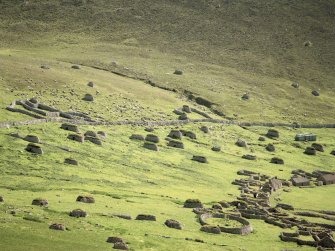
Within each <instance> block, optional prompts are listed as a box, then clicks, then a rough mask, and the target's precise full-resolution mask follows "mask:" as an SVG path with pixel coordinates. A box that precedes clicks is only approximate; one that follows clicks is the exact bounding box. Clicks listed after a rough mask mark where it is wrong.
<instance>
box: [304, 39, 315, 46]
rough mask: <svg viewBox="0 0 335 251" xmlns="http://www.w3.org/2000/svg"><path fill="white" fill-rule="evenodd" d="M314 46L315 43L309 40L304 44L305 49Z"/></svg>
mask: <svg viewBox="0 0 335 251" xmlns="http://www.w3.org/2000/svg"><path fill="white" fill-rule="evenodd" d="M312 45H313V43H312V42H311V41H309V40H307V41H305V42H304V46H305V47H311V46H312Z"/></svg>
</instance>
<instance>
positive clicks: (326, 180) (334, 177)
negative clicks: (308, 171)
mask: <svg viewBox="0 0 335 251" xmlns="http://www.w3.org/2000/svg"><path fill="white" fill-rule="evenodd" d="M318 181H321V182H322V183H323V185H331V184H335V173H332V174H324V175H321V176H320V177H318Z"/></svg>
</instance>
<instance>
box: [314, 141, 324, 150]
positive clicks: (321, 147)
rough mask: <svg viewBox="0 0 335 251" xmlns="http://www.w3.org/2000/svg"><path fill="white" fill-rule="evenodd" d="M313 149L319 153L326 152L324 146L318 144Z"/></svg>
mask: <svg viewBox="0 0 335 251" xmlns="http://www.w3.org/2000/svg"><path fill="white" fill-rule="evenodd" d="M312 147H313V148H314V149H315V150H316V151H318V152H324V151H325V150H324V147H323V145H321V144H318V143H313V144H312Z"/></svg>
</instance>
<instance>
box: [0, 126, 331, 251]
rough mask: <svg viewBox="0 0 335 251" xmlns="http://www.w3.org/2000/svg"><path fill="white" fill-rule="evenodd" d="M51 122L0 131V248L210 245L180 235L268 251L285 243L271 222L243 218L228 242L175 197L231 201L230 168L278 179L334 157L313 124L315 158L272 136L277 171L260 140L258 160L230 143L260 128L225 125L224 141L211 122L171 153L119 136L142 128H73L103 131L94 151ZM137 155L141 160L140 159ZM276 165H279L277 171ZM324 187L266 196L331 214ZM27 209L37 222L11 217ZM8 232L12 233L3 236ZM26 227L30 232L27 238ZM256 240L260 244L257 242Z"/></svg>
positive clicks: (326, 164)
mask: <svg viewBox="0 0 335 251" xmlns="http://www.w3.org/2000/svg"><path fill="white" fill-rule="evenodd" d="M58 127H59V125H57V124H55V125H44V126H29V127H27V128H20V129H16V128H13V129H7V130H1V131H2V134H1V135H2V136H1V138H2V140H1V142H3V143H2V147H1V161H2V163H5V165H3V166H2V168H1V173H2V174H1V194H2V195H4V196H5V199H6V204H5V205H3V206H2V210H1V217H2V218H3V224H2V228H1V229H0V231H1V232H2V236H3V238H4V239H5V241H4V242H2V243H1V245H3V247H8V245H9V244H10V246H12V249H10V250H22V249H21V248H20V247H22V243H24V244H25V245H26V246H25V250H27V249H26V248H27V247H28V248H32V250H34V248H36V246H38V247H40V248H41V249H46V248H47V247H48V246H50V245H52V248H50V250H58V248H59V249H62V248H66V247H67V245H68V247H70V246H72V248H73V249H74V250H80V249H84V250H91V249H92V250H94V248H96V246H98V247H99V248H100V249H102V248H107V247H108V244H105V243H104V241H105V239H106V238H107V237H108V236H109V235H121V236H124V237H125V238H126V239H127V240H129V241H130V243H131V247H132V248H134V250H139V249H144V250H146V249H149V248H151V249H152V250H169V246H170V245H173V246H174V248H177V249H178V250H187V249H188V250H189V248H192V249H193V250H200V249H201V250H202V249H203V248H204V246H205V247H206V249H210V250H216V248H215V246H212V245H209V244H194V243H191V242H186V241H183V240H182V239H183V238H185V237H191V238H200V239H204V240H205V241H207V242H209V243H217V244H225V245H228V247H227V250H236V247H239V248H245V249H247V250H265V249H268V248H269V246H274V247H275V248H274V249H273V250H280V249H281V248H294V247H295V245H292V244H287V243H283V242H280V241H279V239H278V237H277V236H278V234H279V232H280V231H281V229H280V228H276V227H272V226H269V225H267V224H265V223H262V222H260V221H252V223H253V224H254V227H255V233H254V234H252V235H250V236H246V237H238V236H237V237H236V238H231V237H230V236H229V235H226V234H223V235H221V236H212V235H208V234H204V233H201V232H199V224H198V223H196V221H195V217H194V214H193V213H192V212H191V210H189V209H183V208H182V203H183V201H184V200H185V199H187V198H199V199H201V200H202V201H203V202H204V203H205V204H206V205H208V206H210V205H211V204H212V203H214V202H216V201H219V200H222V199H226V200H232V199H233V198H234V197H232V196H231V195H229V194H236V195H237V194H238V190H237V188H236V187H235V186H232V185H231V184H230V182H231V181H232V180H233V179H234V178H236V177H237V176H236V171H237V170H239V169H241V168H247V169H249V170H256V171H260V172H262V173H265V174H269V175H278V176H279V177H284V178H288V177H289V176H290V175H289V173H290V171H291V170H292V169H295V168H303V169H305V170H308V171H312V170H315V169H322V170H333V171H334V168H333V167H332V166H333V164H334V160H333V157H332V156H330V155H329V153H328V150H329V149H332V148H334V147H335V142H334V141H329V139H328V136H329V135H332V134H333V132H332V131H330V130H329V131H321V130H313V131H314V132H315V133H318V135H319V136H320V142H322V143H325V144H326V145H327V152H326V153H323V154H319V155H318V156H317V157H306V156H305V155H304V154H303V153H302V149H296V148H294V147H292V146H289V144H288V141H291V139H292V137H293V136H294V134H295V132H294V131H290V130H287V129H285V128H281V129H280V132H281V133H282V135H283V137H282V139H281V140H280V141H279V142H276V143H277V144H278V147H277V148H278V149H279V150H277V151H278V153H277V154H276V156H280V157H283V158H284V159H285V160H286V165H285V166H283V167H278V166H275V165H271V164H269V163H268V161H269V159H270V158H271V154H268V153H266V152H265V150H264V147H262V146H257V145H255V146H252V147H253V148H254V149H255V151H256V154H257V156H259V158H260V160H259V161H256V162H250V161H246V160H243V159H241V157H240V156H241V155H242V154H244V153H248V152H249V151H247V150H244V149H239V148H238V147H235V146H234V141H235V139H236V137H237V136H239V137H241V136H242V137H244V138H246V139H247V140H249V142H256V140H257V138H258V136H259V135H260V134H262V133H264V132H265V130H264V129H263V128H259V129H257V128H254V129H253V130H252V131H245V130H243V129H241V128H238V127H228V128H224V135H225V137H222V134H223V131H222V129H221V128H219V127H217V128H212V130H213V132H212V133H211V134H210V135H204V134H201V133H200V131H198V134H199V140H197V141H196V142H192V141H189V140H184V142H185V144H186V148H185V150H175V149H171V148H168V147H166V146H164V145H165V144H164V143H161V144H159V145H160V147H161V151H160V152H159V153H154V152H150V151H147V150H143V149H142V148H141V144H140V143H136V142H132V141H130V140H129V139H128V136H129V135H130V134H131V133H133V132H139V133H142V134H143V133H144V130H143V128H124V127H112V128H109V129H107V130H106V128H103V127H102V128H101V127H95V128H92V127H81V130H83V131H85V130H88V129H94V130H99V129H103V130H105V131H107V133H108V135H109V136H108V139H106V140H105V142H104V146H103V147H98V146H94V145H91V144H89V143H84V144H79V143H75V142H71V141H69V140H66V135H67V134H68V133H67V132H66V131H63V130H61V129H59V128H58ZM189 129H192V130H196V131H197V126H189ZM168 131H169V128H161V129H158V130H157V133H158V135H159V136H161V138H163V137H164V135H166V134H167V133H168ZM10 132H20V133H21V134H22V135H25V134H28V133H33V134H37V135H39V136H40V137H41V139H42V140H43V141H44V142H48V143H50V144H51V145H52V146H44V149H45V151H46V154H45V155H43V156H41V157H35V156H32V155H30V154H28V153H26V152H24V151H23V149H24V146H25V145H26V143H25V142H24V141H22V140H19V139H14V138H11V137H10V136H7V135H6V134H7V133H10ZM212 141H214V142H215V143H216V144H220V145H222V147H223V152H222V153H214V152H211V151H210V146H211V144H210V142H212ZM197 143H198V144H197ZM199 143H200V144H199ZM54 146H67V147H69V148H70V149H73V150H76V153H71V154H69V153H66V152H64V151H62V150H59V149H57V148H55V147H54ZM9 149H13V150H12V151H10V150H9ZM194 153H198V154H204V155H206V156H207V157H208V158H209V160H210V164H208V165H202V164H197V163H194V162H192V161H190V158H191V156H192V154H194ZM65 157H74V158H76V159H79V161H80V166H78V167H72V166H67V165H64V164H62V161H63V159H64V158H65ZM144 159H145V162H143V161H142V160H144ZM320 163H322V164H320ZM13 167H15V168H13ZM279 168H282V169H283V171H279ZM78 169H80V171H78ZM195 184H196V185H195ZM209 184H210V185H209ZM334 188H335V187H334V186H327V187H317V188H314V189H312V190H302V189H299V188H293V189H292V192H291V193H283V192H281V191H280V192H279V193H278V194H276V197H281V198H282V201H283V202H285V203H290V204H293V205H294V206H296V207H297V208H302V209H305V210H306V209H307V210H308V209H309V210H315V209H329V210H331V209H333V202H334V201H333V198H332V195H331V194H332V193H333V190H334ZM305 193H306V195H307V194H308V195H307V196H309V195H310V194H311V193H312V194H313V201H309V200H306V199H305V195H304V194H305ZM79 194H93V195H94V197H95V198H96V201H97V202H96V204H94V205H83V204H78V203H76V202H75V198H76V196H77V195H79ZM37 197H43V198H47V199H48V200H49V202H50V207H49V209H47V210H46V209H45V210H42V209H39V208H36V207H32V206H30V202H31V200H32V199H33V198H37ZM321 202H322V203H321ZM9 205H13V208H14V209H17V210H18V211H19V212H20V211H21V213H19V216H18V217H12V216H8V214H4V211H5V210H8V206H9ZM78 207H80V208H83V209H86V210H88V212H89V213H90V216H89V217H88V218H87V219H84V220H74V219H71V218H70V217H68V216H67V215H66V213H67V212H68V211H70V210H72V209H75V208H78ZM9 208H11V207H9ZM28 212H29V213H31V214H32V215H34V216H37V217H38V218H40V219H41V220H42V223H35V222H27V221H25V220H23V219H22V218H21V217H22V216H24V215H27V214H28ZM102 213H105V214H109V215H110V214H112V213H126V214H131V215H132V216H136V215H137V214H139V213H149V214H154V215H156V216H157V218H158V222H154V223H142V222H136V221H130V222H128V221H124V220H120V219H113V218H108V217H104V216H101V214H102ZM168 218H174V219H178V220H180V221H181V222H183V224H184V225H185V230H183V231H177V230H170V229H167V228H166V227H164V226H163V222H164V221H165V219H168ZM4 219H6V220H4ZM52 222H63V223H65V224H66V225H67V226H69V228H70V229H71V232H69V233H53V232H50V231H48V230H47V227H48V225H47V224H48V223H52ZM96 224H99V225H96ZM14 229H15V231H16V233H13V231H14ZM27 229H29V231H32V232H30V234H29V235H28V234H27V232H26V231H27ZM5 231H6V234H5ZM21 232H24V233H23V237H21V238H20V239H21V242H17V243H16V242H15V244H14V242H13V238H14V239H15V238H17V237H18V236H21ZM145 233H147V234H148V236H147V237H145V236H144V234H145ZM50 235H51V237H52V238H50ZM159 235H163V236H172V237H173V239H161V238H159V237H158V236H159ZM25 236H26V237H25ZM47 236H49V237H47ZM31 237H33V239H31ZM45 238H48V241H46V240H44V241H42V240H43V239H45ZM174 238H176V239H177V240H175V239H174ZM64 240H65V243H63V241H64ZM241 240H243V243H241ZM60 241H61V242H60ZM52 242H54V244H52ZM260 242H261V243H262V244H259V243H260ZM79 243H80V244H79ZM172 243H173V244H172ZM35 245H36V246H35ZM77 245H78V246H77ZM303 249H304V250H305V249H306V250H308V248H303ZM217 250H221V248H217Z"/></svg>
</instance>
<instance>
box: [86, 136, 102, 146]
mask: <svg viewBox="0 0 335 251" xmlns="http://www.w3.org/2000/svg"><path fill="white" fill-rule="evenodd" d="M85 140H87V141H89V142H91V143H93V144H96V145H98V146H101V145H102V142H101V140H100V139H99V138H96V137H89V136H86V137H85Z"/></svg>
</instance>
